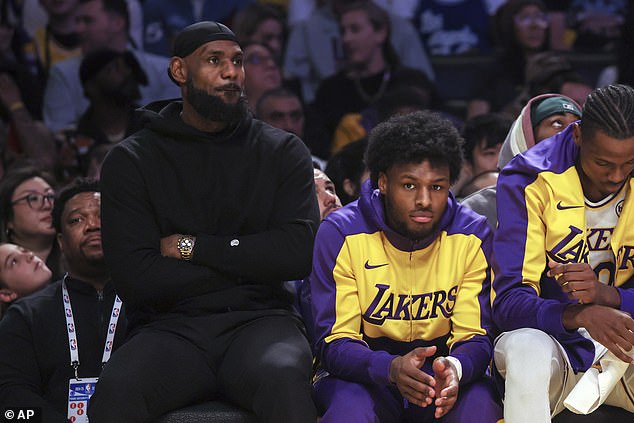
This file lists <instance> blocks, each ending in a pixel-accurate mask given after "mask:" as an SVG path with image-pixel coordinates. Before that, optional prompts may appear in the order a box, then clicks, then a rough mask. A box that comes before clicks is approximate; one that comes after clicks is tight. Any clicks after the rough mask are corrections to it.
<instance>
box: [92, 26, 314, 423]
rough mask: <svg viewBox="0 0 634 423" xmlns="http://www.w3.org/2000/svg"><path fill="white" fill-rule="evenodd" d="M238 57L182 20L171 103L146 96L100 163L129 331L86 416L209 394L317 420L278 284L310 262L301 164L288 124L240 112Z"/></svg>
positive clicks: (268, 418)
mask: <svg viewBox="0 0 634 423" xmlns="http://www.w3.org/2000/svg"><path fill="white" fill-rule="evenodd" d="M242 57H243V52H242V50H241V48H240V46H239V44H238V42H237V39H236V37H235V35H234V33H233V32H232V31H231V30H230V29H229V28H227V27H226V26H224V25H222V24H220V23H216V22H207V21H205V22H199V23H196V24H193V25H190V26H188V27H186V28H185V29H184V30H183V31H182V32H181V33H180V34H179V35H178V36H177V37H176V40H175V42H174V50H173V57H172V59H171V61H170V66H169V72H170V75H171V77H172V78H173V79H174V80H175V81H176V82H177V83H178V84H179V86H180V89H181V93H182V101H173V102H170V103H169V104H168V105H167V106H165V107H162V108H161V105H162V104H163V103H160V104H158V105H157V104H151V105H149V106H148V107H147V110H145V115H146V116H145V117H146V118H147V123H146V125H145V128H144V129H143V130H141V131H139V132H137V133H135V134H134V135H132V136H131V137H129V138H127V139H126V140H124V141H123V142H121V143H119V144H117V145H116V146H115V147H114V148H113V149H112V150H111V151H110V153H109V154H108V156H107V157H106V160H105V162H104V164H103V167H102V172H101V184H102V192H103V207H102V211H103V214H102V216H103V221H104V225H103V229H104V232H103V236H104V250H105V253H106V260H107V262H108V265H109V268H110V271H111V272H112V277H113V281H114V282H115V286H116V287H117V292H118V293H119V294H120V295H121V298H122V299H123V301H124V302H125V304H126V307H127V310H128V316H129V322H130V326H131V331H132V333H133V335H132V336H131V338H129V339H128V341H127V342H126V344H125V345H123V346H122V348H121V349H120V350H119V351H118V352H117V354H115V355H114V356H113V357H112V360H111V361H110V362H108V364H107V365H106V367H105V368H104V372H103V374H102V376H101V379H100V381H99V384H98V385H97V389H96V392H95V395H94V396H93V398H92V399H91V403H90V407H89V409H88V415H89V417H90V421H91V423H102V422H108V423H110V422H118V421H126V422H145V421H149V420H152V419H154V418H156V417H158V416H160V415H162V414H164V413H166V412H168V411H171V410H174V409H177V408H180V407H183V406H186V405H189V404H192V403H194V402H197V401H203V400H208V399H212V398H215V397H218V396H219V395H222V397H223V398H226V399H227V400H229V401H231V402H232V403H234V404H237V405H239V406H241V407H243V408H246V409H249V410H253V411H254V413H255V415H256V416H257V417H258V419H259V420H260V421H264V422H289V423H292V422H308V421H315V419H316V412H315V406H314V404H313V401H312V398H311V386H310V376H311V361H312V356H311V351H310V347H309V344H308V342H307V340H306V337H305V333H304V328H303V324H302V323H301V321H300V320H298V319H297V318H296V316H295V313H294V312H293V310H292V302H293V299H292V296H291V295H289V293H288V291H287V290H286V289H285V288H286V284H285V281H289V280H297V279H302V278H304V277H305V276H306V275H307V274H309V273H310V262H311V253H312V248H311V247H312V244H313V237H314V235H313V234H314V233H315V230H316V227H317V224H318V221H319V219H318V207H317V204H316V203H317V202H316V199H315V189H314V182H313V165H312V162H311V160H310V154H309V151H308V149H307V148H306V147H305V146H304V145H303V143H302V142H301V140H299V139H298V138H297V137H296V136H295V135H293V134H290V133H288V132H285V131H282V130H279V129H277V128H273V127H271V126H269V125H267V124H265V123H263V122H261V121H258V120H256V119H253V118H252V117H251V115H250V114H249V113H248V112H247V110H246V105H245V101H244V96H243V89H244V78H245V76H244V70H243V66H242ZM155 108H156V109H155ZM154 110H156V111H154ZM203 181H214V182H213V183H211V184H209V183H203ZM255 351H257V354H254V352H255ZM176 356H178V357H179V359H178V360H174V357H176ZM122 386H125V389H122ZM157 386H162V387H163V389H156V387H157Z"/></svg>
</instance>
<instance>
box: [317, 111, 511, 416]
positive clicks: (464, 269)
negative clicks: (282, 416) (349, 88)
mask: <svg viewBox="0 0 634 423" xmlns="http://www.w3.org/2000/svg"><path fill="white" fill-rule="evenodd" d="M461 144H462V139H461V137H460V135H459V133H458V131H457V130H456V128H455V127H454V126H453V124H452V123H451V122H450V121H448V120H445V119H443V118H441V117H440V116H439V115H437V114H432V113H430V112H415V113H411V114H408V115H400V116H395V117H392V118H390V119H389V120H387V121H386V122H383V123H381V124H379V125H378V126H377V127H376V128H375V129H374V130H373V131H372V133H371V135H370V143H369V146H368V150H367V152H366V162H367V164H368V167H369V169H370V174H371V177H370V179H371V182H366V183H365V184H364V185H363V190H362V193H361V198H360V199H359V201H358V202H357V203H352V204H351V205H348V206H346V207H344V208H343V209H341V210H340V211H337V212H336V213H332V214H330V215H329V216H328V217H327V218H326V219H325V220H324V221H323V222H322V224H321V226H320V227H319V230H318V232H317V237H316V240H315V252H314V262H313V272H312V274H311V276H310V290H311V294H312V311H313V316H314V319H315V338H316V343H315V352H316V355H317V357H318V359H319V360H320V362H321V364H322V366H323V370H324V371H325V372H327V374H326V375H322V376H323V377H320V378H318V380H317V381H316V383H315V402H316V404H317V407H318V411H319V412H320V414H322V417H321V421H322V422H335V421H341V416H347V418H348V419H351V420H355V421H405V420H408V421H409V420H412V421H413V420H416V421H419V422H432V421H436V420H437V419H441V418H442V419H443V420H446V421H453V422H465V423H466V422H472V421H473V410H474V409H475V408H476V407H477V409H478V421H480V422H486V423H489V422H490V423H493V422H497V421H498V420H499V419H500V418H501V417H502V409H501V407H500V404H499V403H498V399H497V398H496V394H495V392H494V389H493V386H492V384H491V381H490V380H489V379H488V377H487V376H486V371H487V367H488V365H489V362H490V360H491V355H492V342H493V338H492V336H493V333H492V330H493V326H492V321H491V310H490V306H489V295H490V286H491V285H490V275H491V273H490V270H491V269H490V266H489V259H490V247H491V230H490V229H489V227H488V225H487V224H486V221H485V219H484V218H482V217H481V216H477V215H476V214H475V213H473V212H471V211H470V210H467V209H466V208H463V207H462V206H460V205H459V204H458V203H457V202H456V201H455V199H454V198H453V196H452V195H451V193H450V191H449V186H450V184H451V183H452V182H453V181H454V180H455V179H456V178H457V177H458V173H459V172H460V168H461V161H462V152H461ZM432 269H433V270H432ZM416 275H419V276H420V275H425V277H424V278H421V277H417V276H416ZM432 297H433V301H432ZM426 298H427V299H426Z"/></svg>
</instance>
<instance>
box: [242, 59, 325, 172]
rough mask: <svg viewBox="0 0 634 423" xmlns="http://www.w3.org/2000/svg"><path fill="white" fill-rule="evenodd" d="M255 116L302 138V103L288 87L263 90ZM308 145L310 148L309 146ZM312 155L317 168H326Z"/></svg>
mask: <svg viewBox="0 0 634 423" xmlns="http://www.w3.org/2000/svg"><path fill="white" fill-rule="evenodd" d="M245 71H246V69H245ZM255 116H256V117H257V118H258V119H260V120H262V121H263V122H266V123H268V124H269V125H271V126H274V127H276V128H280V129H283V130H285V131H287V132H290V133H291V134H295V135H297V136H298V137H299V138H301V139H302V141H303V140H304V124H305V122H306V118H305V114H304V105H303V104H302V100H301V99H300V98H299V97H298V96H297V94H295V93H294V92H292V91H291V90H289V89H288V88H284V87H280V88H274V89H272V90H269V91H266V92H264V93H263V94H262V96H260V99H259V100H258V102H257V104H256V107H255ZM308 147H309V149H310V146H308ZM312 157H313V163H316V164H317V166H318V167H319V169H322V170H323V169H325V168H326V161H325V160H323V159H322V158H321V157H317V156H315V155H314V154H313V155H312Z"/></svg>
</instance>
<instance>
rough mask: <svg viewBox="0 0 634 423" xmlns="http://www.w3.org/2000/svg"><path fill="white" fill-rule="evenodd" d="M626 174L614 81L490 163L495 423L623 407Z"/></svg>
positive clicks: (626, 385)
mask: <svg viewBox="0 0 634 423" xmlns="http://www.w3.org/2000/svg"><path fill="white" fill-rule="evenodd" d="M633 171H634V89H633V88H632V87H629V86H626V85H610V86H607V87H604V88H599V89H597V90H595V91H593V92H592V93H591V94H590V95H589V96H588V99H587V101H586V103H585V106H584V109H583V117H582V119H581V121H579V122H576V123H573V124H570V125H569V126H568V127H567V128H566V129H565V130H564V131H562V132H560V133H559V134H557V135H555V136H553V137H551V138H548V139H546V140H544V141H542V142H540V143H539V144H537V145H536V146H534V147H532V148H530V149H529V150H528V151H526V152H524V153H522V154H520V155H518V156H516V157H515V158H513V159H512V160H511V161H510V162H509V164H508V165H506V166H505V167H504V169H503V170H502V172H501V174H500V177H499V179H498V185H497V208H498V222H499V225H498V229H497V231H496V233H495V238H494V250H493V269H494V273H495V280H494V282H493V289H492V291H493V292H494V295H493V297H492V299H493V302H492V304H493V305H492V307H493V318H494V321H495V323H496V324H497V325H498V326H499V328H500V329H501V330H503V331H505V333H503V334H502V335H501V336H500V337H498V339H497V340H496V344H495V352H494V360H495V366H496V368H497V371H498V375H499V376H501V377H502V378H503V379H504V385H505V398H504V419H505V421H506V422H507V423H517V422H531V423H539V422H550V419H551V417H552V416H554V415H556V414H558V413H559V412H561V411H562V410H563V409H564V407H566V408H569V409H570V410H572V411H574V412H577V413H583V414H587V413H590V412H592V411H593V410H594V409H596V407H598V406H599V405H600V404H601V403H602V402H605V403H606V404H608V405H613V406H617V407H621V408H624V409H626V410H628V411H630V412H633V411H634V402H633V401H632V398H633V396H632V392H633V388H634V371H633V369H634V367H633V366H630V365H629V364H631V363H633V360H632V357H633V354H632V353H633V350H632V347H633V346H634V333H633V332H634V320H633V319H632V317H631V316H632V314H634V289H633V288H634V232H633V231H632V225H633V224H634V204H633V200H632V192H631V191H632V188H633V187H634V179H632V172H633ZM606 351H607V352H606ZM597 367H599V368H601V370H598V369H597ZM599 371H602V373H601V374H599ZM573 388H574V391H575V394H574V395H569V394H570V393H571V392H572V391H573ZM594 393H596V394H597V395H596V396H594V397H593V394H594ZM599 393H600V394H599Z"/></svg>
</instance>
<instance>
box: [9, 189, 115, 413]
mask: <svg viewBox="0 0 634 423" xmlns="http://www.w3.org/2000/svg"><path fill="white" fill-rule="evenodd" d="M100 207H101V198H100V193H99V188H98V185H97V182H94V181H91V180H86V179H81V180H78V181H76V182H75V183H74V184H71V185H69V186H68V187H66V188H64V189H63V190H62V191H61V192H60V194H59V197H58V198H57V200H56V202H55V207H54V209H53V225H54V227H55V229H56V230H57V232H58V235H57V239H58V242H59V245H60V247H61V249H62V251H63V253H64V256H65V258H66V263H67V269H68V273H67V274H66V275H65V276H64V278H63V280H60V281H57V282H55V283H53V284H52V285H50V286H48V287H46V288H44V289H43V290H42V291H39V292H38V293H36V294H33V295H31V296H29V297H26V298H24V299H23V300H20V301H17V302H16V303H15V304H14V305H12V306H11V307H10V308H9V309H8V310H7V313H6V315H5V317H4V318H3V319H2V321H0V339H1V340H2V341H1V342H0V409H1V410H5V409H12V410H14V411H16V412H17V409H18V408H20V407H22V408H37V409H39V410H41V412H42V421H45V422H66V421H68V420H69V419H70V420H71V421H72V422H75V423H76V422H87V418H86V409H87V406H88V399H89V398H90V395H91V394H92V391H93V390H94V385H95V382H96V381H97V377H98V376H99V374H100V372H101V368H102V366H103V364H104V363H105V362H106V361H107V360H108V358H109V357H110V354H111V352H112V351H113V349H115V348H116V347H117V346H119V345H120V344H121V343H122V341H123V335H124V334H125V329H126V324H125V318H124V316H123V313H122V312H121V301H120V300H119V298H118V297H117V295H116V294H115V292H114V288H113V286H112V284H111V283H110V276H109V273H108V270H107V269H106V266H105V263H104V260H103V251H102V249H101V218H100ZM35 265H37V263H36V264H35ZM63 339H67V340H68V341H67V342H61V340H63ZM16 415H17V414H16Z"/></svg>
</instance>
